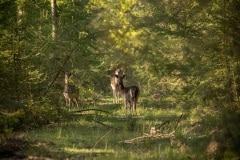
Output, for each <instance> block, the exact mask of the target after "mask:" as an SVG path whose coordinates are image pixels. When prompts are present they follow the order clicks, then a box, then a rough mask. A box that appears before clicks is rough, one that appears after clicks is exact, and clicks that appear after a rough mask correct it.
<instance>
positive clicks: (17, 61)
mask: <svg viewBox="0 0 240 160" xmlns="http://www.w3.org/2000/svg"><path fill="white" fill-rule="evenodd" d="M23 17H24V10H23V5H22V3H18V4H17V19H16V24H17V25H16V29H15V39H14V41H16V50H15V51H14V53H13V72H14V74H13V75H14V92H15V94H14V98H15V101H17V102H19V101H20V99H21V93H20V92H21V89H20V88H21V84H20V83H21V73H22V67H21V65H22V64H21V57H22V52H23V51H22V40H23Z"/></svg>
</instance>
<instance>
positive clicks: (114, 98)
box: [113, 90, 116, 103]
mask: <svg viewBox="0 0 240 160" xmlns="http://www.w3.org/2000/svg"><path fill="white" fill-rule="evenodd" d="M113 103H116V92H115V90H113Z"/></svg>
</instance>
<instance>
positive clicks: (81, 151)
mask: <svg viewBox="0 0 240 160" xmlns="http://www.w3.org/2000/svg"><path fill="white" fill-rule="evenodd" d="M63 150H64V151H65V152H68V153H79V154H92V153H95V154H96V153H114V150H113V149H88V148H80V149H79V148H74V147H66V148H63Z"/></svg>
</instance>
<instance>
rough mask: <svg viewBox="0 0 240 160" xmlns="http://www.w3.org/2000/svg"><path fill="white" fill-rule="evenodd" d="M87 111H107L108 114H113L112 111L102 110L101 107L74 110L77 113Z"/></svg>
mask: <svg viewBox="0 0 240 160" xmlns="http://www.w3.org/2000/svg"><path fill="white" fill-rule="evenodd" d="M86 111H99V112H104V113H107V114H111V113H110V112H108V111H104V110H101V109H94V108H92V109H83V110H78V111H74V112H77V113H81V112H86Z"/></svg>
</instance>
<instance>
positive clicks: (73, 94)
mask: <svg viewBox="0 0 240 160" xmlns="http://www.w3.org/2000/svg"><path fill="white" fill-rule="evenodd" d="M70 76H71V72H65V85H64V91H63V96H64V97H65V101H66V106H68V107H69V110H70V108H71V100H73V102H75V104H76V105H77V107H78V96H79V89H78V87H77V86H75V85H72V84H71V85H70V84H69V83H68V79H69V77H70Z"/></svg>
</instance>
